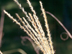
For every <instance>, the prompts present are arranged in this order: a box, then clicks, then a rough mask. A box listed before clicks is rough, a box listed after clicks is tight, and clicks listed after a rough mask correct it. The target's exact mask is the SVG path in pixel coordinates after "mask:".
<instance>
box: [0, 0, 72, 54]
mask: <svg viewBox="0 0 72 54" xmlns="http://www.w3.org/2000/svg"><path fill="white" fill-rule="evenodd" d="M30 1H31V3H32V5H33V7H34V9H35V10H36V12H37V15H38V17H39V20H40V22H41V24H42V26H43V28H44V31H46V29H45V27H44V20H43V17H42V16H41V10H40V5H39V1H40V0H30ZM41 1H42V3H43V6H44V8H45V10H46V11H49V12H51V13H52V14H54V15H55V16H56V17H57V18H58V19H59V20H60V21H61V22H63V24H64V25H65V26H66V28H67V29H68V30H69V31H70V32H71V33H72V28H71V27H72V24H71V23H72V19H71V18H72V15H71V14H72V13H71V12H72V10H71V9H72V1H71V0H41ZM19 2H20V3H21V4H22V6H23V7H24V8H25V10H26V11H27V12H31V10H30V8H29V6H28V4H27V1H26V0H19ZM2 7H3V8H4V9H5V10H6V11H8V12H9V13H10V14H11V15H12V16H13V17H16V16H15V13H18V14H19V15H20V16H21V17H23V16H25V15H24V14H23V12H22V11H21V10H20V9H19V7H18V6H17V4H16V3H15V2H14V1H13V0H0V17H1V12H2ZM31 13H32V12H31ZM47 18H48V22H49V27H50V31H51V36H52V41H53V46H54V50H55V54H72V39H70V38H69V39H67V40H66V41H63V40H62V39H61V38H60V34H62V33H63V32H65V30H64V29H63V28H62V27H61V26H60V25H59V24H58V22H57V21H56V20H55V19H54V18H52V17H51V16H50V15H48V14H47ZM21 36H28V35H27V34H26V33H25V32H24V31H23V30H22V29H20V27H19V26H18V25H16V24H15V23H14V22H13V21H12V20H11V19H10V18H9V17H8V16H7V15H5V17H4V27H3V38H2V46H1V51H2V52H5V51H9V50H14V49H19V48H20V49H22V50H24V51H25V52H26V53H27V54H36V52H35V51H34V48H33V46H32V44H31V43H30V42H29V41H28V40H26V41H25V42H24V43H25V44H26V45H23V44H22V43H21ZM65 37H66V36H65ZM65 37H64V38H65ZM12 54H20V53H19V52H15V53H12ZM41 54H42V53H41Z"/></svg>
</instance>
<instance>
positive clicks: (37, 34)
mask: <svg viewBox="0 0 72 54" xmlns="http://www.w3.org/2000/svg"><path fill="white" fill-rule="evenodd" d="M14 1H15V2H16V4H17V5H18V6H19V8H20V9H21V10H22V12H23V13H24V14H25V15H26V17H27V20H28V21H27V20H26V18H25V17H22V18H21V17H20V16H19V15H18V14H17V13H16V16H17V17H18V19H19V20H20V21H21V23H22V24H23V25H21V23H20V22H18V21H17V20H16V19H15V18H14V17H13V16H11V15H10V14H9V13H8V12H7V11H5V10H4V13H5V14H6V15H8V16H9V17H10V19H12V20H13V21H14V22H15V23H16V24H18V25H19V26H20V28H21V29H23V30H24V31H25V32H26V33H27V34H28V36H30V38H31V39H32V40H33V41H34V42H35V44H36V45H37V46H38V47H39V48H40V50H41V51H42V52H43V54H54V49H53V45H52V40H51V34H50V31H49V25H48V22H47V17H46V14H45V10H44V8H43V6H42V2H41V1H40V6H41V11H42V14H43V17H44V21H45V27H46V30H47V36H48V37H46V34H45V33H44V31H43V28H42V26H41V23H40V21H39V19H38V16H37V15H36V12H35V10H34V9H33V7H32V5H31V3H30V1H29V0H27V3H28V4H29V7H30V9H31V11H32V12H33V14H31V13H27V12H26V11H25V10H24V8H23V7H22V6H21V4H20V3H19V2H18V1H17V0H14ZM29 22H30V23H31V24H32V26H31V25H30V24H29Z"/></svg>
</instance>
